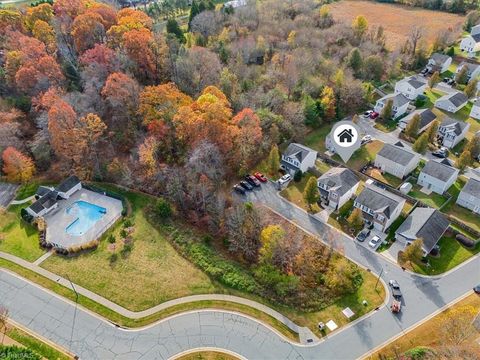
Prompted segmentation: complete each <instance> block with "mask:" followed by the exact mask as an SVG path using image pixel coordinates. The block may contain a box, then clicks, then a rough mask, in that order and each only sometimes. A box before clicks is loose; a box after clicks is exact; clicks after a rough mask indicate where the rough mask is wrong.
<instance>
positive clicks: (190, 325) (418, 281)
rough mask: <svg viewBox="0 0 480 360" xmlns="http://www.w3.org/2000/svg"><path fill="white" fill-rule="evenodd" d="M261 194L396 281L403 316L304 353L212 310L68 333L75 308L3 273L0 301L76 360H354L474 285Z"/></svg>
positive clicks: (90, 318) (268, 189)
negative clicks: (399, 258) (213, 351)
mask: <svg viewBox="0 0 480 360" xmlns="http://www.w3.org/2000/svg"><path fill="white" fill-rule="evenodd" d="M262 188H263V189H262V190H258V191H255V192H253V193H250V194H249V199H250V200H252V201H257V202H261V203H264V204H265V205H267V206H269V207H270V208H272V209H274V210H275V211H276V212H278V213H279V214H281V215H283V216H285V217H286V218H288V219H292V221H294V222H295V223H297V224H298V225H299V226H301V227H302V228H304V229H305V230H307V231H309V232H311V233H314V234H318V235H321V236H322V237H323V238H330V239H332V240H334V246H336V247H342V248H343V249H344V252H345V255H346V256H348V257H349V258H351V259H352V260H354V261H355V262H357V263H359V264H361V265H363V266H365V267H367V268H369V269H371V270H372V271H374V272H375V273H382V278H383V279H384V280H389V279H390V278H394V279H396V280H397V281H398V282H399V283H400V286H401V288H402V291H403V297H404V299H403V309H402V313H401V314H400V315H398V316H394V315H392V314H391V313H390V311H389V309H388V307H386V306H384V307H382V308H381V309H380V310H378V311H376V312H374V313H372V314H371V315H370V316H367V317H365V318H364V319H362V320H360V321H357V322H354V323H353V324H352V325H351V326H349V327H347V328H345V329H344V330H341V331H338V332H336V333H334V334H332V335H331V336H328V337H327V338H326V339H325V340H324V341H321V342H320V343H318V344H315V345H312V346H302V345H298V344H292V343H291V342H290V341H288V340H287V339H285V338H283V337H282V336H281V335H279V334H278V333H277V332H275V331H274V330H272V329H270V328H268V327H266V326H265V325H263V324H261V323H259V322H257V321H255V320H254V319H251V318H248V317H246V316H244V315H240V314H232V313H228V312H224V311H218V310H205V311H195V312H191V313H184V314H181V315H178V316H174V317H171V318H169V319H166V320H163V321H160V322H158V323H156V324H153V325H150V326H148V327H145V328H142V329H138V330H125V329H120V328H117V327H115V326H114V325H112V324H110V323H108V322H107V321H105V320H102V319H101V318H99V317H97V316H96V315H94V314H92V313H90V312H88V311H86V310H83V309H80V308H79V309H78V311H77V312H76V320H75V327H74V330H73V332H72V325H71V324H72V321H73V318H74V316H75V307H74V305H73V304H72V303H71V302H69V301H66V300H64V299H62V298H60V297H57V296H56V295H54V294H52V293H50V292H48V291H46V290H44V289H41V288H39V287H37V286H36V285H34V284H31V283H29V282H28V281H26V280H24V279H21V278H18V277H16V276H14V275H12V274H10V273H8V272H6V271H0V299H1V301H2V303H3V305H5V306H6V307H7V308H8V309H9V311H10V317H11V318H12V319H13V320H15V321H16V322H19V323H20V324H22V325H24V326H26V327H28V328H30V329H32V330H33V331H35V332H37V333H38V334H40V335H42V336H44V337H46V338H48V339H49V340H51V341H53V342H55V343H58V344H59V345H61V346H64V347H65V348H67V349H71V350H72V352H74V353H76V354H78V355H79V356H80V358H82V359H110V358H115V359H167V358H170V357H172V356H174V355H175V354H178V353H181V352H183V351H186V350H189V349H193V348H200V347H216V348H223V349H228V350H231V351H233V352H235V353H238V354H240V355H242V356H244V357H246V358H248V359H355V358H358V357H360V356H362V355H363V354H365V353H367V352H368V351H369V350H371V349H372V348H375V347H376V346H378V345H380V344H382V343H384V342H385V341H387V340H389V339H390V338H392V337H393V336H396V335H398V334H401V332H402V331H403V330H404V329H406V328H408V327H410V326H412V325H414V324H415V323H417V322H419V321H421V320H422V319H424V318H426V317H427V316H429V315H431V314H432V313H434V312H435V311H437V310H438V309H440V308H442V307H443V306H444V305H446V304H448V303H450V302H451V301H453V300H455V299H456V298H458V297H459V296H461V295H463V294H465V293H466V292H468V291H469V290H470V289H471V288H472V287H473V286H474V285H475V284H477V283H478V282H480V258H479V257H478V256H476V257H474V258H473V259H472V260H471V261H469V262H467V263H465V264H464V265H462V266H460V267H458V268H456V269H455V270H454V271H451V272H449V273H448V274H446V275H444V276H439V277H435V278H428V277H422V276H418V275H414V274H411V273H408V272H404V271H402V270H401V269H400V268H399V267H398V266H396V265H395V264H393V263H391V262H389V261H388V260H387V259H385V258H384V257H383V256H379V255H378V254H376V253H374V252H372V251H370V250H369V249H367V248H364V247H363V246H359V245H356V243H355V242H353V241H352V240H351V239H350V238H349V237H347V236H346V235H344V234H342V233H339V232H338V231H336V230H334V229H332V228H331V227H329V226H328V225H325V224H323V223H322V222H320V221H319V220H317V219H316V218H314V217H311V216H310V215H308V214H307V213H305V212H304V211H303V210H301V209H299V208H296V207H295V206H293V205H292V204H290V203H289V202H287V201H285V200H283V199H282V198H280V197H279V196H277V194H276V191H275V189H274V188H273V186H272V185H271V184H268V185H265V186H262ZM382 269H383V270H382ZM70 339H72V341H70Z"/></svg>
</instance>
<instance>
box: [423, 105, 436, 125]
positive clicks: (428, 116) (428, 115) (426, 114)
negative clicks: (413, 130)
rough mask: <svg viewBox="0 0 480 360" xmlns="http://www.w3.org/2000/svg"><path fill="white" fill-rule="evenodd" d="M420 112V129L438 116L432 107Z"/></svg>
mask: <svg viewBox="0 0 480 360" xmlns="http://www.w3.org/2000/svg"><path fill="white" fill-rule="evenodd" d="M419 114H420V126H419V128H420V129H421V128H424V127H425V126H427V125H428V124H430V123H431V122H432V121H434V120H435V119H436V118H437V115H435V113H434V112H433V111H432V110H430V109H425V110H424V111H422V112H420V113H419Z"/></svg>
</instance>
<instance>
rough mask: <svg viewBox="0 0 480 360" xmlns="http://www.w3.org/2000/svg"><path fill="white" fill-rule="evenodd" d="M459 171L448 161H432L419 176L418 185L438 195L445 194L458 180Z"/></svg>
mask: <svg viewBox="0 0 480 360" xmlns="http://www.w3.org/2000/svg"><path fill="white" fill-rule="evenodd" d="M458 174H459V170H458V169H456V168H454V167H452V165H451V164H450V161H449V160H448V159H443V160H442V161H436V160H430V161H428V162H427V164H426V165H425V166H424V167H423V169H422V171H420V174H419V175H418V180H417V184H418V185H420V186H422V187H425V188H427V189H429V190H432V191H433V192H436V193H437V194H440V195H441V194H443V193H444V192H445V191H447V190H448V189H449V188H450V186H452V185H453V183H454V182H455V181H456V180H457V177H458Z"/></svg>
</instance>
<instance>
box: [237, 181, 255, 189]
mask: <svg viewBox="0 0 480 360" xmlns="http://www.w3.org/2000/svg"><path fill="white" fill-rule="evenodd" d="M240 186H241V187H243V188H244V189H245V190H253V186H252V185H250V184H249V183H248V182H246V181H240Z"/></svg>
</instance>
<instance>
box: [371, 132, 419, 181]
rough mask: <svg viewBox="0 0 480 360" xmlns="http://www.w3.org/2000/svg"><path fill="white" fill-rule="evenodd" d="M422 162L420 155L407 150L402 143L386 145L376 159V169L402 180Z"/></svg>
mask: <svg viewBox="0 0 480 360" xmlns="http://www.w3.org/2000/svg"><path fill="white" fill-rule="evenodd" d="M419 162H420V155H419V154H417V153H415V152H413V151H412V150H409V149H407V148H406V147H405V146H404V145H403V144H402V143H401V142H400V141H399V142H397V143H396V144H394V145H392V144H385V145H384V146H383V148H382V149H381V150H380V151H379V152H378V154H377V156H376V157H375V167H377V168H379V169H380V170H381V171H382V172H386V173H389V174H391V175H393V176H396V177H398V178H400V179H403V178H404V177H405V176H407V175H408V174H410V173H411V172H412V171H413V170H414V169H415V168H416V167H417V165H418V163H419Z"/></svg>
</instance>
